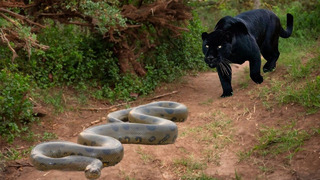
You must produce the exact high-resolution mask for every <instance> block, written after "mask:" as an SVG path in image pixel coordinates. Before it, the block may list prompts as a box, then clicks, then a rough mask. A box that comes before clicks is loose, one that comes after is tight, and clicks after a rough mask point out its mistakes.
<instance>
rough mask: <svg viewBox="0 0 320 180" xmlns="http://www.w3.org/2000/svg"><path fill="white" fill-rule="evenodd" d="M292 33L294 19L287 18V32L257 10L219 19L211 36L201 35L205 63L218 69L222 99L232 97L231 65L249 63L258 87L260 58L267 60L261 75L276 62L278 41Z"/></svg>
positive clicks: (269, 15)
mask: <svg viewBox="0 0 320 180" xmlns="http://www.w3.org/2000/svg"><path fill="white" fill-rule="evenodd" d="M292 30H293V16H292V15H291V14H289V13H288V14H287V29H286V30H284V29H283V28H282V26H281V24H280V20H279V18H278V17H277V16H276V15H275V14H274V13H273V12H272V11H269V10H265V9H256V10H251V11H247V12H244V13H241V14H239V15H237V16H235V17H231V16H226V17H224V18H222V19H220V20H219V21H218V23H217V25H216V26H215V29H214V31H213V32H211V33H207V32H204V33H202V40H203V44H202V50H203V53H204V55H205V62H206V63H207V64H208V65H209V67H211V68H217V71H218V75H219V79H220V82H221V85H222V89H223V94H222V95H221V97H228V96H232V94H233V90H232V87H231V73H232V70H231V66H230V63H236V64H242V63H244V62H245V61H246V60H248V61H249V66H250V77H251V79H252V80H253V81H254V82H255V83H257V84H260V83H262V82H263V77H262V76H261V74H260V69H261V55H260V54H262V56H263V57H264V58H265V59H266V60H267V62H266V64H265V65H264V66H263V71H264V72H270V71H273V70H274V69H275V68H276V62H277V60H278V58H279V55H280V53H279V50H278V42H279V37H282V38H288V37H290V35H291V34H292Z"/></svg>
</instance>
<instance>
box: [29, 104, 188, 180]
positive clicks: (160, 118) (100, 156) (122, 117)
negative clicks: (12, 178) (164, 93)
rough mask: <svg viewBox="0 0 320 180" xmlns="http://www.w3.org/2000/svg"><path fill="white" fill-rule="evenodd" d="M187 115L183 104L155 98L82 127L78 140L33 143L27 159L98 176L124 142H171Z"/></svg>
mask: <svg viewBox="0 0 320 180" xmlns="http://www.w3.org/2000/svg"><path fill="white" fill-rule="evenodd" d="M187 116H188V109H187V107H186V106H185V105H183V104H180V103H177V102H172V101H158V102H153V103H149V104H146V105H141V106H138V107H134V108H129V109H124V110H119V111H115V112H112V113H110V114H108V115H107V119H108V121H109V123H107V124H104V125H99V126H94V127H91V128H88V129H85V130H84V131H82V132H81V133H80V134H79V135H78V142H77V143H73V142H67V141H51V142H44V143H40V144H38V145H37V146H35V147H34V148H33V149H32V151H31V155H30V160H31V162H32V164H33V165H34V167H35V168H37V169H38V170H42V171H45V170H50V169H57V170H64V171H85V176H86V177H87V178H88V179H97V178H99V177H100V174H101V169H102V168H103V167H107V166H113V165H115V164H117V163H119V162H120V161H121V160H122V158H123V151H124V150H123V146H122V143H124V144H152V145H157V144H159V145H160V144H171V143H174V142H175V140H176V138H177V136H178V127H177V125H176V124H175V123H174V122H172V121H175V122H182V121H184V120H185V119H186V118H187Z"/></svg>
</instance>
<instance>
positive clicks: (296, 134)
mask: <svg viewBox="0 0 320 180" xmlns="http://www.w3.org/2000/svg"><path fill="white" fill-rule="evenodd" d="M260 133H261V135H260V136H259V138H258V141H259V143H258V144H257V145H255V146H254V148H253V149H252V150H253V152H255V153H257V154H258V155H261V156H268V155H271V156H276V155H278V154H282V153H289V155H288V156H287V157H288V158H289V159H291V158H292V157H293V155H294V154H295V153H296V152H298V151H300V146H301V145H302V144H303V142H304V141H305V140H307V139H309V138H310V135H309V134H308V133H307V132H306V131H304V130H297V129H294V128H293V125H288V126H284V127H283V128H281V129H276V128H269V127H265V128H262V129H260Z"/></svg>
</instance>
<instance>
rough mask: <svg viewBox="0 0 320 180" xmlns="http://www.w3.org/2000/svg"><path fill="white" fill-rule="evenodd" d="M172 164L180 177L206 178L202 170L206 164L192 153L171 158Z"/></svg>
mask: <svg viewBox="0 0 320 180" xmlns="http://www.w3.org/2000/svg"><path fill="white" fill-rule="evenodd" d="M173 166H174V167H175V169H176V173H177V174H178V175H179V176H180V178H181V179H201V178H203V179H206V178H208V177H207V176H206V175H205V174H203V172H202V170H204V169H205V168H206V167H207V164H206V163H205V162H203V161H202V160H200V159H196V158H195V157H193V156H192V155H191V156H189V157H184V158H179V159H174V160H173Z"/></svg>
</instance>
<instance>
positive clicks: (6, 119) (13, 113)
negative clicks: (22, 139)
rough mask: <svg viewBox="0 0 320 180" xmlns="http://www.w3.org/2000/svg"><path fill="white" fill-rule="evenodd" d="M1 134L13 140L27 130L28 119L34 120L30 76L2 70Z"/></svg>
mask: <svg viewBox="0 0 320 180" xmlns="http://www.w3.org/2000/svg"><path fill="white" fill-rule="evenodd" d="M0 89H1V91H0V122H1V123H0V135H1V136H2V137H4V138H6V139H7V141H8V142H12V141H13V139H14V138H15V136H18V134H19V133H20V132H22V131H25V130H26V127H25V125H26V124H27V122H28V121H34V120H35V119H34V117H33V115H32V107H33V105H32V103H31V102H30V100H29V99H28V93H29V92H30V91H31V90H32V89H31V87H30V84H29V76H23V75H21V74H19V73H15V72H10V71H9V70H6V69H3V70H1V71H0Z"/></svg>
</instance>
